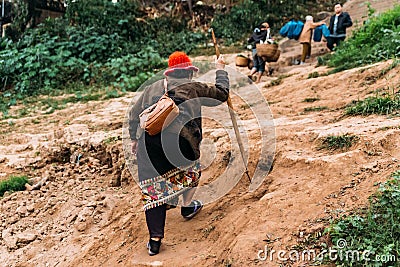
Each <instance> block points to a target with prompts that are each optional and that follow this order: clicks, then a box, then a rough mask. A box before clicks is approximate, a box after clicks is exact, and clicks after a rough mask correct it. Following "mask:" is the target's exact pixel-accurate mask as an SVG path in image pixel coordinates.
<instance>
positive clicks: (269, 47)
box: [256, 44, 278, 58]
mask: <svg viewBox="0 0 400 267" xmlns="http://www.w3.org/2000/svg"><path fill="white" fill-rule="evenodd" d="M256 49H257V56H259V57H268V58H271V57H273V56H274V55H275V53H276V50H278V44H256Z"/></svg>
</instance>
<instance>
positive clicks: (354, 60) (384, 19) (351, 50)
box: [328, 5, 400, 71]
mask: <svg viewBox="0 0 400 267" xmlns="http://www.w3.org/2000/svg"><path fill="white" fill-rule="evenodd" d="M398 57H400V5H397V6H395V7H394V8H393V9H392V10H390V11H388V12H385V13H383V14H381V15H379V16H377V17H371V18H369V19H368V20H367V21H366V22H365V24H364V25H363V26H362V27H360V28H359V29H357V30H356V31H354V34H353V35H352V36H351V38H349V39H348V40H347V41H346V42H343V43H342V44H341V45H340V47H339V48H338V49H337V51H336V53H335V54H334V55H332V56H331V58H330V61H329V62H328V66H330V67H335V68H336V70H337V71H341V70H345V69H350V68H354V67H358V66H363V65H367V64H371V63H375V62H378V61H382V60H387V59H391V58H398Z"/></svg>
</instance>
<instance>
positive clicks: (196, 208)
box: [181, 200, 203, 220]
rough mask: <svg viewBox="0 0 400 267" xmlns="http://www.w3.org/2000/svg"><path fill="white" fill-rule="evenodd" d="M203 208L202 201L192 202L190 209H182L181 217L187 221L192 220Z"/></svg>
mask: <svg viewBox="0 0 400 267" xmlns="http://www.w3.org/2000/svg"><path fill="white" fill-rule="evenodd" d="M202 208H203V203H201V201H200V200H192V202H191V203H190V205H189V206H188V207H181V215H182V217H183V218H185V219H188V220H190V219H192V218H193V217H194V216H196V214H197V213H199V212H200V210H201V209H202Z"/></svg>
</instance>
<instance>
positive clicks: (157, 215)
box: [145, 204, 167, 256]
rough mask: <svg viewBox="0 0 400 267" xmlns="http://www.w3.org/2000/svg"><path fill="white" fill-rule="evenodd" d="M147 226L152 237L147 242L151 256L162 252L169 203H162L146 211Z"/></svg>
mask: <svg viewBox="0 0 400 267" xmlns="http://www.w3.org/2000/svg"><path fill="white" fill-rule="evenodd" d="M145 214H146V223H147V228H148V230H149V233H150V239H149V242H148V243H147V248H148V253H149V255H150V256H153V255H157V254H158V253H159V252H160V247H161V239H162V238H164V228H165V219H166V216H167V205H166V204H164V205H161V206H158V207H154V208H151V209H149V210H146V211H145Z"/></svg>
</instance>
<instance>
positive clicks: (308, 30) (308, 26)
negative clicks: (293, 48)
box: [299, 16, 325, 65]
mask: <svg viewBox="0 0 400 267" xmlns="http://www.w3.org/2000/svg"><path fill="white" fill-rule="evenodd" d="M322 24H325V22H323V21H320V22H314V19H313V17H312V16H306V23H304V26H303V30H302V31H301V34H300V37H299V42H300V43H301V44H302V45H303V52H302V54H301V60H300V65H303V64H304V63H305V61H306V58H307V57H310V56H311V37H312V34H313V29H315V28H316V27H318V26H320V25H322Z"/></svg>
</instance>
